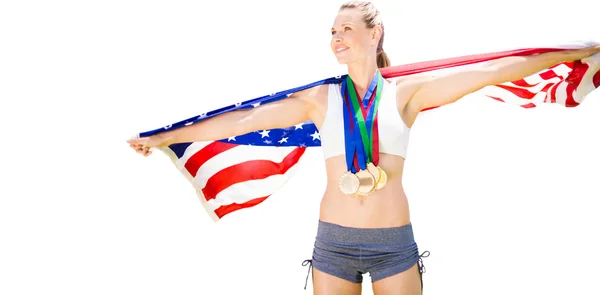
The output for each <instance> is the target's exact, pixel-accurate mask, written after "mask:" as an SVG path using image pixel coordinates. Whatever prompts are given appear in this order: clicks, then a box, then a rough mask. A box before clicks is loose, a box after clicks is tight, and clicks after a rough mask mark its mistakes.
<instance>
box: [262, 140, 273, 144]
mask: <svg viewBox="0 0 600 295" xmlns="http://www.w3.org/2000/svg"><path fill="white" fill-rule="evenodd" d="M264 142H265V143H266V144H271V143H273V142H271V141H270V140H265V141H264Z"/></svg>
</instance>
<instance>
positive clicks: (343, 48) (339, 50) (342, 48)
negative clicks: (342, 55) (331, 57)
mask: <svg viewBox="0 0 600 295" xmlns="http://www.w3.org/2000/svg"><path fill="white" fill-rule="evenodd" d="M346 50H348V47H341V48H337V49H336V50H335V52H336V53H337V52H342V51H346Z"/></svg>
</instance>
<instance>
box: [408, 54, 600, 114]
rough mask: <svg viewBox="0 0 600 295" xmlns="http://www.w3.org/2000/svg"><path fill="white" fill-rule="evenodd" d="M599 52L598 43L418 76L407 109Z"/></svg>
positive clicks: (444, 101)
mask: <svg viewBox="0 0 600 295" xmlns="http://www.w3.org/2000/svg"><path fill="white" fill-rule="evenodd" d="M598 52H600V46H595V47H588V48H584V49H573V50H563V51H555V52H547V53H542V54H538V55H530V56H513V57H505V58H501V59H497V60H494V61H491V62H488V63H486V64H483V65H481V66H478V67H473V68H470V69H466V70H464V71H460V72H455V73H451V74H448V75H445V76H440V77H427V78H422V77H420V78H419V81H418V82H416V83H418V85H416V87H414V89H415V92H413V95H412V97H411V98H410V99H409V100H408V101H407V108H408V109H410V110H414V111H416V112H419V111H422V110H424V109H427V108H431V107H436V106H442V105H445V104H449V103H452V102H455V101H457V100H458V99H460V98H461V97H463V96H465V95H467V94H469V93H472V92H475V91H477V90H479V89H481V88H483V87H485V86H489V85H496V84H501V83H505V82H509V81H514V80H519V79H522V78H524V77H527V76H530V75H533V74H535V73H537V72H539V71H541V70H543V69H546V68H549V67H551V66H553V65H556V64H559V63H563V62H569V61H574V60H579V59H582V58H585V57H588V56H590V55H592V54H594V53H598Z"/></svg>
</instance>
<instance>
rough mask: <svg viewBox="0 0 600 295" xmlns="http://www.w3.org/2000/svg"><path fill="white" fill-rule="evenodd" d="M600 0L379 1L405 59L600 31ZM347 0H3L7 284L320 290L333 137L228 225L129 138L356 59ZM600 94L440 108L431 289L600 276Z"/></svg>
mask: <svg viewBox="0 0 600 295" xmlns="http://www.w3.org/2000/svg"><path fill="white" fill-rule="evenodd" d="M586 2H588V1H584V0H571V1H554V0H544V1H541V0H537V1H520V0H519V1H517V0H505V1H494V2H491V1H477V2H473V3H470V2H469V1H464V0H454V1H442V0H436V1H424V0H419V1H416V0H413V1H377V2H376V4H377V5H378V7H379V8H380V9H381V10H382V11H383V17H384V24H385V26H386V35H385V38H386V39H385V44H384V49H385V50H386V51H387V52H388V54H389V56H390V58H391V59H392V64H393V65H400V64H403V63H409V62H416V61H424V60H431V59H437V58H443V57H453V56H459V55H465V54H471V53H482V52H487V51H493V50H497V49H511V48H518V47H525V46H529V45H536V44H538V45H539V44H540V43H541V44H555V43H560V42H563V41H572V40H579V39H595V40H600V38H599V37H600V32H599V31H598V21H597V20H598V17H599V16H598V11H600V9H599V8H600V7H599V4H598V2H597V1H590V2H588V4H584V3H586ZM593 2H594V3H595V4H591V3H593ZM341 3H342V1H318V0H305V1H274V2H273V3H268V2H265V1H220V2H217V1H210V2H204V3H202V2H200V1H131V0H119V1H37V2H36V1H3V2H2V4H0V42H1V46H0V53H1V54H0V75H1V76H0V98H1V107H0V120H1V123H2V127H1V129H0V130H1V132H2V135H1V138H2V139H1V140H2V145H1V149H2V153H1V157H2V159H1V163H2V166H1V168H0V169H2V179H1V183H2V184H1V186H0V190H1V191H0V294H3V295H16V294H146V295H148V294H181V295H183V294H310V293H311V292H310V291H309V290H306V291H305V290H303V287H304V279H305V276H306V272H307V269H306V268H303V267H302V266H301V263H302V261H303V260H304V259H307V258H309V257H310V255H311V253H312V245H313V242H314V236H315V232H316V225H317V220H318V210H319V202H320V198H321V196H322V192H323V190H324V186H325V183H324V176H325V174H324V172H325V171H324V165H323V162H322V155H321V151H320V149H311V151H310V152H309V153H308V154H307V155H306V157H305V159H304V160H303V161H302V166H301V168H300V169H299V170H298V172H297V174H296V176H295V177H294V178H293V179H292V180H291V181H290V182H289V184H288V185H287V186H286V187H285V188H284V189H282V190H281V191H280V192H279V193H277V194H275V195H273V196H272V197H271V198H270V199H269V200H267V201H266V202H264V203H263V204H261V205H259V206H257V207H254V208H252V209H246V210H242V211H244V212H240V211H238V212H236V213H233V214H231V215H228V216H227V217H226V218H224V219H223V220H221V221H219V222H217V223H214V222H213V221H212V220H211V219H210V218H209V217H208V215H207V214H206V212H205V211H204V209H203V208H202V207H201V205H200V202H199V201H198V199H197V198H196V196H195V193H194V191H193V189H192V187H191V186H190V185H189V184H188V183H187V180H186V179H184V177H183V176H181V175H180V174H179V172H178V171H177V170H176V169H175V167H174V166H173V165H172V164H171V162H170V160H169V159H168V158H167V157H166V156H164V155H163V154H160V153H156V154H154V155H152V156H151V157H149V158H144V157H142V156H139V155H137V154H135V153H134V152H133V151H132V150H130V149H129V147H128V146H127V144H126V143H125V140H126V139H127V138H128V137H129V136H131V135H132V134H134V133H136V132H139V131H146V130H150V129H154V128H158V127H161V126H163V125H166V124H169V123H173V122H175V121H179V120H182V119H185V118H188V117H191V116H194V115H197V114H199V113H201V112H204V111H208V110H212V109H215V108H218V107H221V106H225V105H229V104H231V103H233V102H237V101H240V100H246V99H250V98H254V97H256V96H261V95H263V94H267V93H271V92H275V91H278V90H283V89H288V88H291V87H295V86H299V85H303V84H305V83H308V82H312V81H316V80H319V79H322V78H327V77H330V76H333V75H336V74H339V73H344V71H345V68H344V67H342V66H339V65H337V63H336V61H335V58H334V56H333V54H332V53H331V52H330V50H329V39H330V27H331V25H332V23H333V19H334V17H335V15H336V13H337V8H338V7H339V5H340V4H341ZM599 113H600V92H599V91H596V92H594V93H593V95H590V96H589V97H588V99H587V100H586V101H585V102H584V104H583V105H582V106H580V107H577V108H573V109H566V108H563V107H560V106H555V105H554V106H545V107H541V108H538V109H533V110H524V109H520V108H518V107H515V106H508V105H505V104H502V103H499V102H496V101H492V100H489V99H486V98H475V97H466V98H464V99H463V100H461V101H459V102H457V103H455V104H453V105H450V106H446V107H444V108H441V109H437V110H434V111H430V112H427V113H424V114H422V116H420V117H419V119H418V120H417V123H416V124H415V125H414V128H413V131H412V134H411V144H410V147H409V155H408V160H407V162H406V169H405V179H404V183H405V186H406V191H407V194H408V197H409V201H410V206H411V212H412V213H411V214H412V221H413V224H414V228H415V234H416V239H417V242H418V243H419V246H420V250H421V251H423V250H429V251H431V256H430V257H429V258H427V259H425V265H426V268H427V273H426V274H425V276H424V280H425V294H600V283H599V281H598V277H599V275H600V266H599V263H600V254H599V252H598V249H600V242H598V232H599V230H598V226H599V225H600V214H598V211H599V210H600V206H599V205H598V201H597V199H598V197H599V196H600V188H599V187H598V185H597V180H598V177H599V172H600V171H599V169H598V167H599V166H600V156H599V154H598V152H599V151H600V143H599V142H598V132H599V131H600V130H599V128H600V116H599V115H598V114H599ZM365 282H366V283H365V284H364V294H371V290H370V287H371V286H370V283H369V282H370V281H369V277H368V276H365ZM311 287H312V285H311V283H310V281H309V288H311Z"/></svg>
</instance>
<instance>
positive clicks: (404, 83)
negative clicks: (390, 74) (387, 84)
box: [395, 73, 434, 128]
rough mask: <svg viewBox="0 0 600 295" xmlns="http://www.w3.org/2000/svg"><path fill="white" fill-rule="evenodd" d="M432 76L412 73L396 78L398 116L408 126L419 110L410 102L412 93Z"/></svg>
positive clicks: (410, 125)
mask: <svg viewBox="0 0 600 295" xmlns="http://www.w3.org/2000/svg"><path fill="white" fill-rule="evenodd" d="M433 78H434V77H433V76H432V75H431V74H427V73H425V74H414V75H408V76H403V77H399V78H396V79H395V81H396V103H397V105H398V112H399V113H400V116H401V117H402V119H403V120H404V122H405V123H406V125H407V126H408V127H409V128H410V127H412V124H413V123H414V121H415V120H416V118H417V115H418V114H419V112H420V108H419V107H418V106H417V105H414V104H412V103H411V99H412V97H413V95H414V94H415V93H416V92H417V91H418V90H419V88H420V87H421V86H422V85H423V84H424V83H426V82H429V81H431V80H432V79H433Z"/></svg>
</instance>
